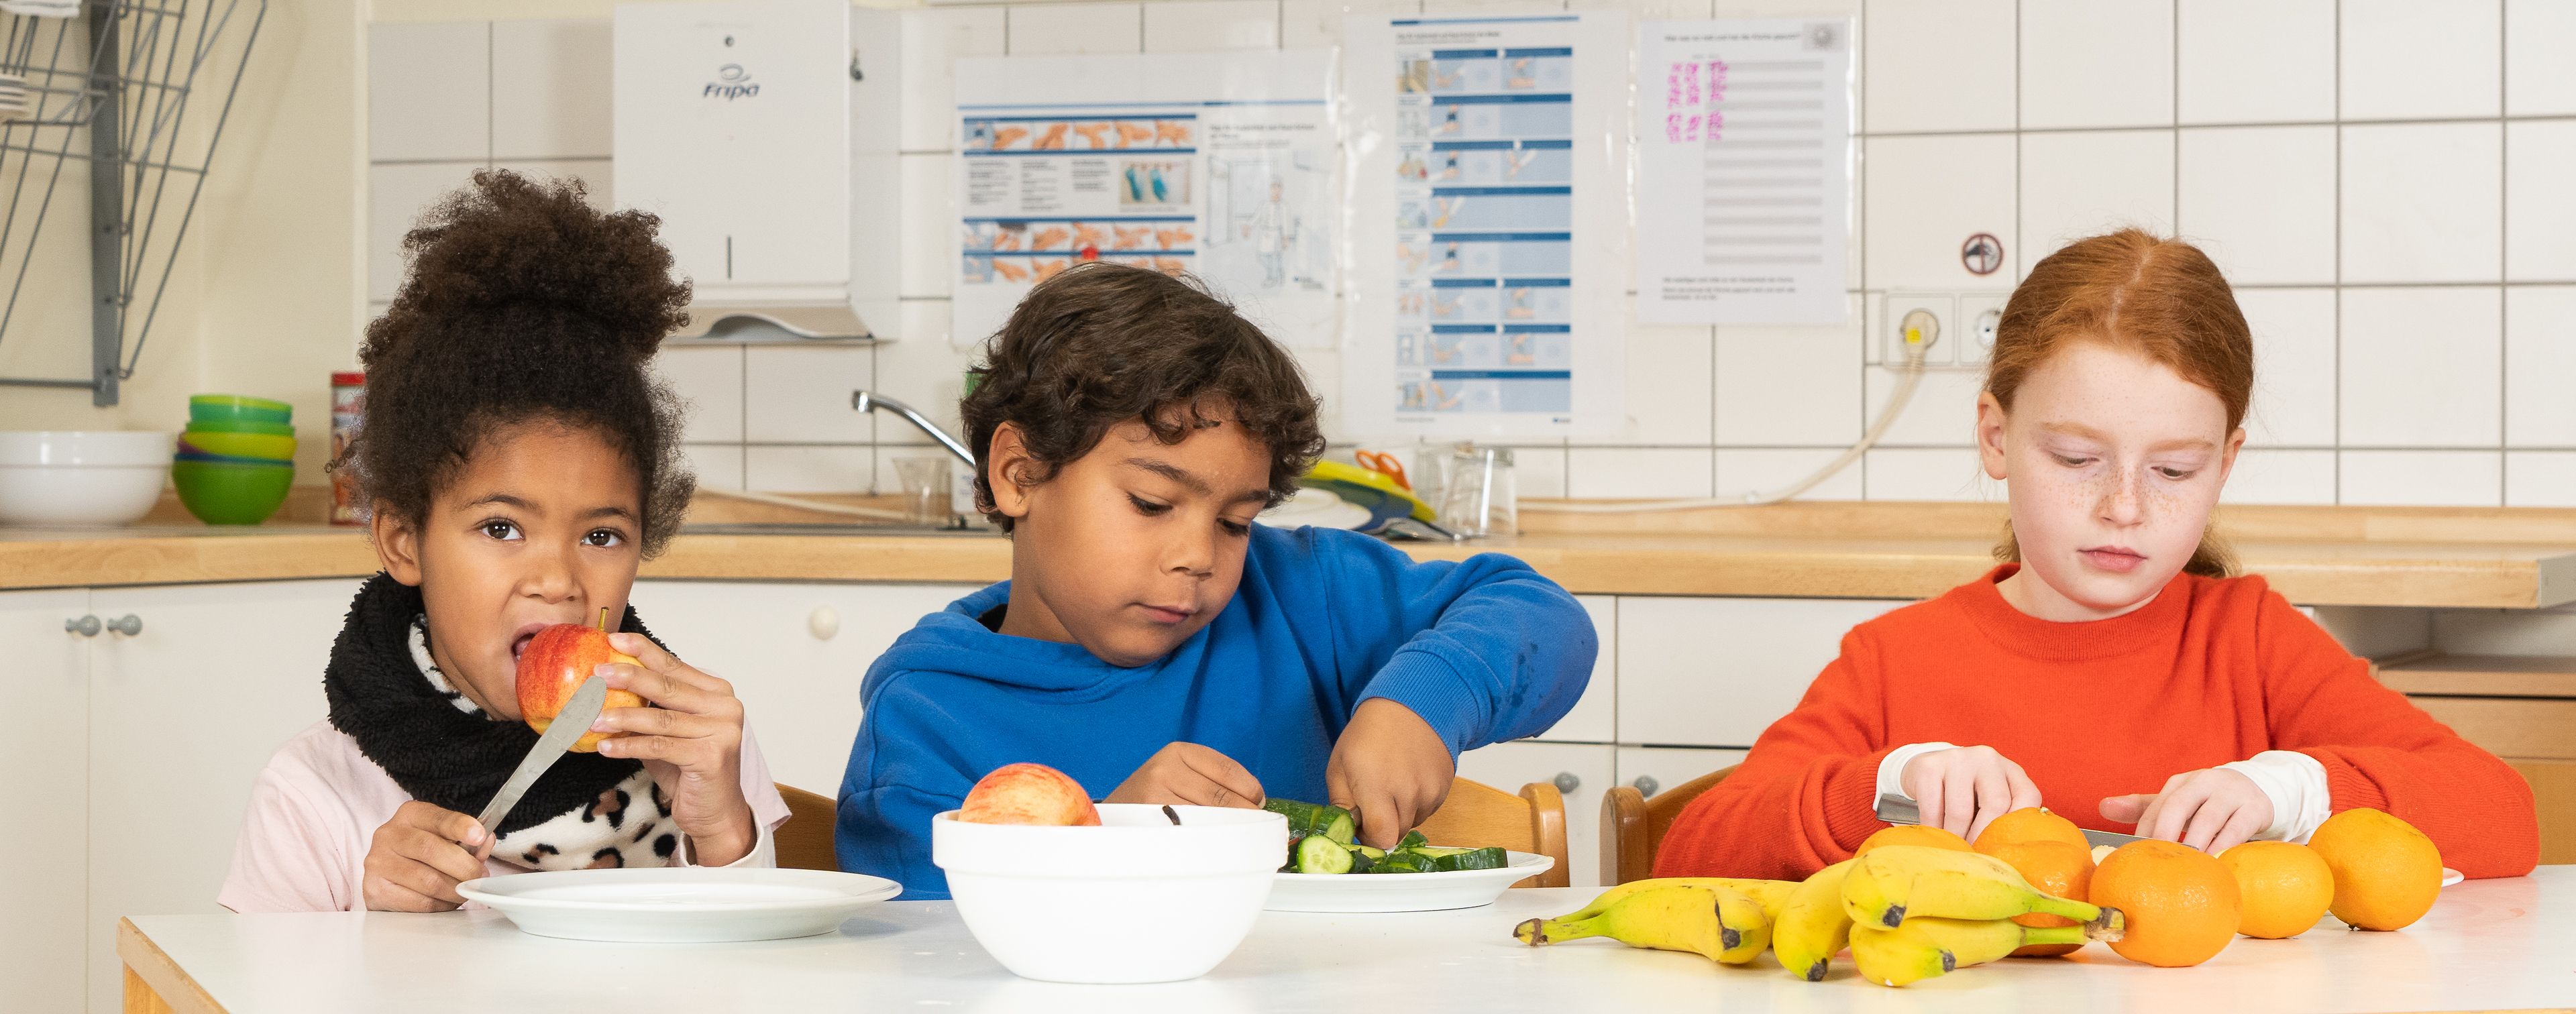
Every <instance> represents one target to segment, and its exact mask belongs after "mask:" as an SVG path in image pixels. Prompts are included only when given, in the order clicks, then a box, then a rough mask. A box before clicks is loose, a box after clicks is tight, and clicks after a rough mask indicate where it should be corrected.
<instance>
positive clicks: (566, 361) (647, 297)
mask: <svg viewBox="0 0 2576 1014" xmlns="http://www.w3.org/2000/svg"><path fill="white" fill-rule="evenodd" d="M583 196H584V190H583V187H582V185H581V183H580V181H578V180H568V181H561V182H537V181H533V180H530V179H528V178H526V177H524V176H520V175H518V174H516V173H512V172H507V171H503V170H494V169H486V170H482V171H479V172H476V173H475V174H474V182H473V184H472V185H471V186H468V187H466V188H464V189H461V190H459V191H457V192H456V193H454V194H451V195H449V196H448V197H447V198H446V199H445V200H442V201H441V202H439V204H438V205H437V206H436V207H433V208H431V209H430V210H429V211H428V213H426V214H424V215H423V216H422V217H421V221H420V225H419V226H418V227H417V228H414V229H413V230H412V231H411V232H410V233H409V234H407V235H405V236H404V237H403V250H404V251H405V253H406V254H407V255H408V256H409V257H410V259H411V271H410V274H409V275H408V276H407V277H405V278H404V280H403V285H402V290H401V291H400V292H399V293H397V294H395V296H394V302H393V306H392V307H390V308H388V309H387V310H386V311H385V314H384V316H382V317H378V318H376V319H375V321H374V322H373V323H370V324H369V325H367V339H366V343H365V345H364V346H363V347H362V348H360V350H359V352H358V359H359V361H360V362H361V363H362V364H363V365H364V366H365V367H366V372H367V409H366V421H365V423H364V425H363V427H362V429H361V431H360V433H359V435H358V437H357V439H356V440H355V442H353V443H352V444H351V445H350V446H349V448H348V449H347V450H346V451H344V452H343V453H342V456H341V459H340V460H339V461H335V462H334V467H341V466H346V465H354V466H355V467H356V469H357V475H358V482H359V486H360V488H361V490H362V491H363V492H364V494H365V497H366V499H367V501H369V502H370V503H372V504H374V505H376V509H380V510H387V511H391V512H392V513H393V515H394V517H395V518H397V519H398V520H401V521H404V522H407V523H410V524H414V525H417V524H419V523H420V522H421V521H422V520H423V519H425V518H426V517H427V516H428V514H429V508H430V504H431V502H432V501H433V500H434V499H435V498H436V496H437V494H438V491H439V490H440V489H441V488H442V487H444V486H445V485H446V484H447V483H448V482H449V481H451V480H453V479H454V478H455V476H456V473H457V471H458V470H459V469H461V468H463V467H464V465H465V462H466V459H467V458H468V456H470V455H471V454H473V453H474V451H475V450H476V449H477V448H478V447H479V446H480V445H481V444H482V442H483V441H484V440H485V439H487V438H488V437H490V436H491V435H492V433H493V431H495V430H498V429H500V428H502V427H505V426H510V425H513V424H518V423H524V422H532V421H552V422H556V423H559V424H562V425H566V426H573V427H579V428H582V429H586V430H589V431H591V432H594V433H597V434H598V435H599V436H600V437H601V438H602V439H604V440H606V441H607V442H608V444H609V446H611V447H613V448H615V449H616V450H617V452H618V453H619V454H621V455H623V456H624V457H625V458H626V461H627V463H628V464H630V465H632V466H633V467H634V469H635V475H636V478H637V481H638V482H639V483H640V488H639V489H638V491H637V492H638V494H639V499H640V500H641V502H642V504H643V510H644V516H643V518H642V519H641V524H642V527H643V537H642V540H641V541H642V546H643V550H644V554H645V555H646V556H648V557H649V556H652V555H653V554H655V553H658V552H660V551H661V549H662V546H663V545H664V544H665V543H666V542H668V541H669V539H670V537H671V533H672V532H673V531H674V530H675V529H677V528H678V527H679V523H680V516H681V514H682V513H683V512H684V511H685V510H686V509H687V507H688V503H689V494H690V493H691V492H692V491H693V490H694V488H695V486H696V483H695V481H694V480H693V479H692V478H691V476H690V475H689V470H688V468H687V466H686V465H685V464H684V463H683V462H682V460H681V457H680V421H681V403H680V400H679V398H678V397H677V396H676V395H674V394H673V393H672V391H671V389H670V387H669V386H668V385H666V384H664V383H662V382H661V381H660V380H658V379H657V378H655V377H654V376H653V375H652V374H651V373H649V372H648V371H647V369H646V366H645V363H646V361H647V360H649V359H651V358H652V356H653V352H654V350H655V349H657V348H659V347H660V346H661V343H662V338H663V336H664V335H667V334H669V333H670V332H671V330H672V329H674V328H676V327H679V326H680V325H681V324H684V323H686V322H687V321H688V314H687V313H686V308H687V307H688V304H689V284H688V282H686V281H684V280H680V279H677V278H674V277H673V276H672V273H671V252H670V251H669V250H666V249H663V247H662V245H661V244H660V243H659V242H657V241H655V239H654V231H655V229H656V228H657V227H658V226H659V225H660V220H659V219H657V218H655V217H654V216H652V215H649V214H646V213H644V212H640V211H620V212H616V213H614V214H609V213H603V212H601V211H599V210H597V209H595V208H592V207H591V206H590V205H589V203H588V202H586V201H585V200H584V199H583Z"/></svg>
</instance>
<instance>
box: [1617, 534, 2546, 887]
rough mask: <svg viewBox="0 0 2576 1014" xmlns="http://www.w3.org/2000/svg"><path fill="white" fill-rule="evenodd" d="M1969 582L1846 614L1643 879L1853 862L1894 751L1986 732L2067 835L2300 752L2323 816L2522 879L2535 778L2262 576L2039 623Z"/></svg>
mask: <svg viewBox="0 0 2576 1014" xmlns="http://www.w3.org/2000/svg"><path fill="white" fill-rule="evenodd" d="M2014 569H2015V566H2014V565H2012V564H2006V565H2004V566H2001V567H1997V568H1995V570H1994V571H1993V572H1991V573H1989V574H1987V575H1986V576H1985V577H1984V578H1982V579H1979V580H1976V581H1972V582H1969V583H1968V584H1965V585H1961V586H1959V587H1957V588H1953V589H1951V590H1950V591H1949V592H1947V593H1945V594H1943V595H1942V596H1941V597H1940V598H1937V599H1932V600H1930V601H1927V602H1920V603H1916V604H1914V605H1911V606H1907V607H1905V608H1903V609H1899V610H1896V611H1895V612H1891V613H1888V614H1887V615H1885V616H1881V617H1879V618H1877V619H1874V620H1871V621H1869V622H1867V623H1863V624H1861V625H1860V626H1858V627H1855V628H1853V629H1852V631H1851V632H1850V633H1848V634H1845V635H1843V643H1842V656H1841V657H1840V658H1837V659H1835V660H1834V661H1833V663H1832V664H1830V665H1828V666H1826V667H1825V671H1824V673H1823V674H1822V675H1819V676H1817V677H1816V681H1815V683H1814V684H1813V685H1812V686H1810V687H1808V688H1807V695H1806V697H1805V698H1804V699H1803V700H1801V701H1799V702H1798V707H1797V710H1795V711H1792V712H1790V713H1789V714H1788V715H1787V716H1786V717H1784V718H1782V719H1780V720H1779V721H1777V722H1773V723H1772V724H1771V727H1770V728H1769V729H1766V730H1764V731H1763V733H1762V737H1761V738H1760V739H1759V740H1756V741H1755V742H1754V744H1753V752H1752V753H1751V754H1750V755H1749V756H1747V757H1746V758H1745V759H1744V763H1743V764H1742V765H1741V766H1739V767H1737V768H1736V771H1735V773H1734V774H1733V775H1730V776H1728V777H1727V779H1726V780H1725V781H1723V782H1720V783H1718V785H1717V786H1716V787H1715V788H1712V789H1710V790H1708V792H1707V793H1706V794H1703V795H1702V796H1700V797H1699V798H1698V799H1697V800H1694V801H1693V802H1692V803H1691V804H1690V806H1688V807H1687V808H1685V809H1684V810H1683V811H1682V813H1681V815H1680V816H1679V817H1678V818H1677V819H1675V820H1674V822H1673V825H1672V829H1671V830H1670V831H1669V832H1668V833H1667V835H1666V837H1665V838H1664V841H1663V844H1662V846H1661V848H1660V850H1659V853H1660V854H1659V855H1657V856H1656V859H1655V873H1656V875H1658V876H1668V877H1669V876H1694V875H1698V876H1736V877H1769V878H1781V879H1796V878H1802V877H1805V876H1806V875H1808V874H1810V873H1813V872H1815V871H1816V870H1818V869H1821V868H1823V867H1825V866H1827V865H1830V864H1832V863H1836V862H1840V861H1842V860H1844V859H1847V858H1849V857H1850V856H1851V854H1852V850H1853V849H1854V848H1857V847H1859V845H1860V843H1861V840H1862V839H1863V838H1866V837H1868V836H1869V834H1870V833H1871V832H1873V831H1876V830H1878V829H1879V828H1881V827H1884V826H1885V825H1883V824H1881V823H1879V821H1878V819H1877V818H1876V817H1875V816H1873V815H1872V814H1871V809H1872V807H1873V805H1874V804H1875V803H1876V799H1877V780H1878V764H1879V761H1881V760H1883V759H1885V758H1886V756H1887V752H1888V751H1889V750H1890V749H1893V748H1895V747H1899V746H1903V745H1905V744H1908V743H1921V742H1933V741H1942V742H1950V743H1957V744H1960V745H1962V746H1968V745H1985V746H1991V747H1993V748H1995V749H1996V750H1997V751H1999V752H2001V753H2002V754H2003V755H2004V756H2006V757H2009V758H2012V759H2013V760H2014V761H2016V762H2018V763H2020V764H2021V766H2022V768H2023V769H2024V770H2026V771H2028V772H2029V774H2030V778H2031V781H2032V782H2034V783H2036V784H2037V785H2038V787H2039V791H2040V797H2041V798H2042V799H2043V800H2045V801H2046V805H2047V806H2048V807H2049V808H2050V809H2052V810H2054V811H2056V812H2058V813H2059V814H2062V815H2064V816H2066V817H2067V818H2069V819H2071V820H2073V821H2075V822H2076V823H2077V824H2080V825H2083V826H2085V827H2089V828H2094V829H2097V830H2105V831H2121V832H2126V831H2129V830H2131V828H2130V827H2129V826H2128V825H2125V824H2114V823H2112V822H2110V821H2107V820H2104V819H2103V818H2102V814H2101V802H2102V799H2103V798H2104V797H2106V796H2117V795H2125V794H2128V793H2132V792H2155V791H2158V790H2159V789H2161V788H2163V786H2164V783H2165V779H2166V778H2168V777H2171V776H2172V775H2175V774H2178V773H2181V772H2184V771H2192V770H2196V769H2200V768H2207V767H2216V766H2217V765H2220V764H2224V763H2227V762H2229V761H2235V760H2243V759H2245V758H2247V757H2251V756H2253V755H2255V754H2257V753H2260V752H2262V751H2265V750H2296V751H2299V752H2301V753H2304V754H2307V755H2308V756H2311V757H2314V758H2316V759H2317V760H2318V761H2319V762H2320V763H2322V764H2324V765H2325V769H2326V784H2327V786H2328V789H2329V792H2330V795H2331V799H2332V806H2333V809H2334V810H2336V811H2338V812H2340V811H2343V810H2348V809H2353V808H2355V807H2371V808H2375V809H2380V810H2385V811H2387V812H2389V813H2392V814H2395V815H2396V816H2398V817H2399V818H2402V819H2404V820H2405V821H2406V822H2407V823H2410V824H2413V825H2415V826H2416V827H2418V828H2421V829H2423V831H2424V833H2425V834H2427V835H2430V836H2432V838H2433V843H2434V844H2435V845H2437V846H2440V848H2441V850H2442V862H2443V864H2444V865H2447V866H2450V867H2452V868H2455V869H2458V870H2459V871H2461V872H2462V873H2465V874H2467V875H2469V876H2472V877H2510V876H2520V875H2522V874H2524V873H2529V872H2531V868H2532V865H2533V864H2534V863H2535V862H2537V861H2538V856H2539V852H2540V832H2539V828H2538V826H2537V823H2536V819H2535V817H2534V816H2533V812H2532V802H2531V787H2530V786H2529V785H2528V784H2526V783H2525V782H2524V781H2523V780H2522V776H2521V775H2520V774H2519V773H2517V772H2515V771H2514V770H2513V769H2512V768H2510V767H2507V766H2505V763H2504V762H2503V761H2500V760H2497V759H2496V758H2495V756H2494V755H2492V754H2489V753H2487V752H2486V751H2484V750H2481V749H2478V748H2477V747H2474V746H2471V745H2469V743H2468V742H2467V741H2465V740H2462V739H2461V738H2460V737H2459V736H2458V735H2456V734H2454V733H2452V732H2451V730H2450V729H2449V728H2447V727H2445V726H2443V725H2442V724H2441V723H2439V722H2436V721H2434V720H2433V718H2432V716H2430V715H2427V714H2425V713H2424V712H2423V711H2422V710H2421V709H2419V708H2417V707H2415V706H2414V705H2413V704H2410V703H2408V702H2407V700H2406V698H2405V697H2403V696H2401V695H2399V694H2398V693H2396V692H2395V691H2392V690H2389V689H2388V688H2387V687H2384V686H2381V685H2380V684H2379V682H2378V681H2377V680H2374V679H2372V678H2371V676H2370V668H2369V664H2368V663H2366V662H2364V661H2362V660H2361V659H2358V658H2355V657H2353V655H2352V654H2351V653H2350V652H2347V651H2345V650H2344V649H2343V646H2342V645H2340V644H2338V643H2336V642H2335V640H2334V638H2333V637H2332V636H2331V635H2329V634H2327V633H2326V632H2325V630H2324V629H2323V628H2321V627H2319V626H2317V625H2316V623H2315V622H2313V621H2311V620H2309V619H2308V618H2307V617H2306V616H2305V615H2303V614H2301V613H2300V612H2299V611H2298V610H2297V609H2296V608H2294V607H2292V606H2291V605H2290V603H2289V602H2288V600H2285V599H2283V598H2282V597H2281V596H2280V595H2279V593H2276V592H2274V591H2272V590H2271V589H2270V587H2269V586H2267V585H2265V584H2264V583H2263V579H2262V578H2259V577H2239V578H2230V579H2226V580H2215V579H2211V578H2204V577H2197V576H2193V575H2189V574H2185V575H2181V576H2178V577H2176V578H2174V580H2173V583H2171V584H2168V585H2166V586H2165V589H2164V591H2162V592H2161V593H2159V594H2158V595H2157V596H2156V597H2155V599H2154V600H2153V601H2151V602H2149V603H2148V604H2146V605H2145V606H2142V607H2140V608H2139V609H2138V610H2137V611H2135V612H2132V613H2129V614H2127V615H2125V616H2119V617H2115V618H2112V619H2108V620H2098V621H2093V622H2088V623H2053V622H2050V621H2047V620H2041V619H2037V618H2034V617H2031V616H2028V615H2025V614H2023V613H2022V612H2021V611H2020V610H2018V609H2015V608H2013V606H2012V605H2011V604H2010V603H2008V602H2006V601H2004V597H2003V594H2002V592H2001V591H2000V590H1999V589H1997V588H1996V587H1995V582H1997V581H2000V580H2002V579H2003V578H2004V577H2006V576H2008V575H2010V574H2012V573H2013V571H2014Z"/></svg>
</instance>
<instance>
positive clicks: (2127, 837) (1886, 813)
mask: <svg viewBox="0 0 2576 1014" xmlns="http://www.w3.org/2000/svg"><path fill="white" fill-rule="evenodd" d="M1878 819H1880V820H1883V821H1886V822H1888V823H1890V824H1920V823H1923V816H1922V814H1921V813H1919V812H1917V811H1916V810H1915V807H1914V801H1913V800H1911V799H1907V798H1905V797H1903V796H1898V795H1885V796H1880V797H1878ZM2077 830H2079V831H2082V832H2084V840H2085V841H2088V842H2092V843H2093V844H2095V845H2109V846H2111V847H2113V848H2117V847H2119V846H2122V845H2126V844H2128V843H2130V842H2133V841H2145V840H2146V839H2143V838H2140V837H2138V836H2137V835H2133V834H2121V833H2119V832H2116V831H2096V830H2093V829H2092V828H2089V827H2086V828H2077Z"/></svg>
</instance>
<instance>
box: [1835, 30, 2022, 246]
mask: <svg viewBox="0 0 2576 1014" xmlns="http://www.w3.org/2000/svg"><path fill="white" fill-rule="evenodd" d="M1876 11H1877V8H1875V7H1873V8H1872V14H1873V16H1875V13H1876ZM1882 37H1884V36H1882ZM1900 37H1901V36H1900ZM1881 80H1882V81H1883V80H1884V79H1883V78H1882V79H1881ZM1879 90H1883V89H1873V92H1872V93H1873V94H1875V93H1876V91H1879ZM1864 148H1865V151H1866V154H1865V156H1864V157H1863V159H1862V163H1863V168H1864V171H1863V173H1862V177H1863V179H1864V181H1865V182H1864V185H1865V186H1866V187H1867V188H1868V206H1869V214H1868V216H1867V218H1866V221H1865V223H1864V235H1865V236H1866V237H1867V239H1866V242H1867V243H1868V244H1869V246H1868V249H1867V250H1866V251H1864V252H1863V257H1864V259H1865V266H1864V268H1863V272H1862V275H1863V279H1864V281H1863V285H1862V287H1863V288H1868V289H1932V290H1951V289H1961V288H1969V287H1975V288H1990V287H1993V286H1994V285H1995V284H1996V281H1998V280H2001V279H2009V278H2018V277H2020V271H2019V270H2018V269H2017V268H2016V267H2015V266H2014V265H2016V264H2018V263H2020V262H2021V259H2022V255H2021V251H2019V250H2016V249H2013V248H2014V247H2017V246H2019V245H2020V243H2019V242H2018V240H2017V239H2016V237H2017V236H2018V235H2019V234H2020V229H2019V227H2018V223H2017V221H2016V219H2017V215H2016V214H2015V211H2014V201H2013V187H2014V182H2013V181H2014V171H2015V166H2014V162H2015V159H2014V155H2013V135H2011V134H1963V135H1956V136H1947V137H1872V138H1869V139H1867V141H1866V144H1865V145H1864ZM1981 232H1985V233H1993V234H1994V235H1995V236H1996V237H1998V238H2000V239H2001V240H2002V241H2003V243H2004V264H2003V267H2002V268H2001V269H1999V270H1997V271H1996V272H1995V274H1994V275H1992V276H1988V277H1987V278H1980V277H1978V276H1977V275H1973V274H1970V273H1969V272H1968V269H1967V268H1966V267H1964V266H1962V265H1961V264H1960V263H1959V248H1960V246H1961V245H1962V244H1964V243H1966V242H1967V241H1968V237H1970V236H1973V235H1975V234H1977V233H1981Z"/></svg>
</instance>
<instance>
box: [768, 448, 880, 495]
mask: <svg viewBox="0 0 2576 1014" xmlns="http://www.w3.org/2000/svg"><path fill="white" fill-rule="evenodd" d="M873 450H874V449H873V448H870V447H869V446H867V445H866V444H843V445H812V446H804V447H763V446H761V445H759V444H753V445H751V446H748V447H745V448H743V449H742V471H743V485H744V486H745V488H748V489H751V490H754V491H757V492H762V493H865V492H868V491H870V490H871V489H873V488H874V483H875V482H876V456H875V454H874V453H873Z"/></svg>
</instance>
